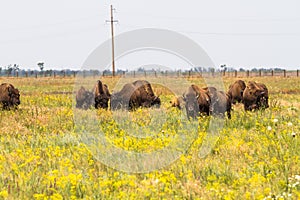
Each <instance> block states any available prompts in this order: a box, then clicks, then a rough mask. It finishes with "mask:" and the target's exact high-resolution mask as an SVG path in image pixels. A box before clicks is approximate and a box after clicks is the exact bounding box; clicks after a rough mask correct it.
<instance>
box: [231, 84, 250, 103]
mask: <svg viewBox="0 0 300 200" xmlns="http://www.w3.org/2000/svg"><path fill="white" fill-rule="evenodd" d="M245 88H246V84H245V82H244V81H242V80H237V81H235V82H234V83H233V84H231V85H230V86H229V90H228V92H227V93H228V95H229V96H231V101H232V103H233V104H235V103H241V102H242V100H243V93H244V90H245Z"/></svg>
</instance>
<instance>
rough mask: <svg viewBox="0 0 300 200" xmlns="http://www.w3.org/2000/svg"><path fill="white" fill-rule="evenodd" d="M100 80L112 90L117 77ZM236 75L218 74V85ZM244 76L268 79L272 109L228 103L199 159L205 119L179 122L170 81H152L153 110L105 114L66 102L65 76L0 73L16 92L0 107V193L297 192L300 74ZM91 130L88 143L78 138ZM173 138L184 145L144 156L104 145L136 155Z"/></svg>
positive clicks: (227, 195) (70, 82) (274, 195)
mask: <svg viewBox="0 0 300 200" xmlns="http://www.w3.org/2000/svg"><path fill="white" fill-rule="evenodd" d="M102 80H103V82H104V83H106V84H107V85H108V86H109V88H110V89H112V88H115V86H116V84H117V83H118V81H119V82H120V80H118V79H117V78H114V79H113V78H103V79H102ZM235 80H237V78H224V80H223V81H224V86H225V88H228V86H229V84H230V83H232V82H234V81H235ZM244 80H245V81H248V80H255V81H257V82H263V83H265V84H266V85H267V87H268V88H269V92H270V102H269V103H270V108H269V109H267V110H265V111H258V112H244V111H243V107H242V105H235V106H234V107H233V112H232V119H231V120H228V119H225V120H224V122H223V127H222V129H221V130H220V133H219V137H218V138H217V140H216V144H215V145H214V146H213V148H212V149H209V152H208V154H207V155H206V156H205V157H203V158H202V157H200V156H199V149H201V146H202V144H203V142H204V141H205V138H206V137H207V136H208V135H209V134H210V133H209V132H208V131H207V130H208V129H209V122H210V120H213V119H211V118H210V117H206V118H200V119H199V120H198V122H196V124H197V125H198V124H199V126H197V129H196V130H197V131H195V133H193V131H192V130H189V129H188V128H187V129H185V127H191V126H190V123H191V124H192V125H193V123H195V122H189V121H187V120H186V119H185V118H184V115H182V114H181V112H180V111H178V110H176V109H173V108H170V105H169V101H170V99H171V98H172V93H171V92H170V90H169V89H168V88H164V87H162V86H160V85H154V91H155V92H156V93H158V94H160V97H161V99H162V106H161V108H160V109H138V110H137V111H135V112H131V113H128V112H125V113H124V112H123V113H118V112H116V113H111V112H110V111H105V110H97V111H96V110H94V109H90V110H87V111H82V110H77V109H74V94H73V93H74V88H75V89H76V88H77V87H78V84H75V83H76V81H75V80H74V79H73V78H56V79H52V78H38V79H35V78H27V79H26V78H0V83H3V82H9V83H12V84H13V85H14V86H15V87H17V88H18V89H19V90H20V93H21V105H20V106H19V109H18V110H16V111H13V110H12V111H1V112H0V142H1V143H0V199H300V78H297V77H294V78H281V77H267V78H264V77H257V78H255V77H252V78H245V79H244ZM189 81H190V82H192V83H196V84H199V85H200V86H204V84H203V80H199V79H196V78H194V79H190V80H189ZM87 82H88V83H86V85H89V83H90V82H92V83H95V80H92V81H87ZM74 84H75V85H74ZM83 85H84V84H83ZM90 88H91V87H90ZM124 115H126V117H127V118H124ZM78 116H79V118H78ZM84 120H85V121H84ZM91 121H92V122H91ZM157 124H158V125H159V126H158V125H157ZM194 125H195V124H194ZM89 126H91V127H89ZM124 127H126V128H124ZM182 127H183V128H182ZM95 128H96V129H97V130H96V131H95V132H93V131H94V129H95ZM85 130H88V132H91V133H86V132H85ZM99 130H101V132H102V133H103V134H99V133H98V135H97V131H99ZM128 132H130V134H128ZM178 134H181V136H180V137H178ZM91 135H92V136H93V137H96V138H97V140H95V141H96V142H95V141H94V143H93V142H90V143H89V142H86V141H90V138H89V137H90V136H91ZM100 136H101V137H100ZM84 139H86V140H84ZM101 139H105V141H106V142H107V143H108V144H105V145H103V144H102V140H101ZM181 139H182V143H181ZM83 141H85V142H83ZM185 141H192V142H191V144H190V145H189V144H185ZM186 143H187V142H186ZM174 144H176V145H177V146H176V145H175V146H176V147H178V145H179V144H181V145H182V146H179V147H180V148H179V150H176V152H177V155H168V152H163V153H162V155H160V154H157V155H158V156H164V157H160V158H161V160H159V159H158V158H157V157H155V156H154V157H153V160H151V159H148V160H146V161H145V162H144V163H134V162H135V161H136V160H137V161H139V158H137V157H136V160H134V159H133V158H127V157H126V156H125V157H122V158H121V161H119V162H118V155H119V154H117V153H118V152H113V153H115V154H109V155H110V156H112V157H109V156H107V155H106V154H105V153H103V152H108V151H111V150H113V147H118V148H119V149H121V150H123V152H125V153H126V152H127V151H131V152H135V153H136V155H140V154H147V153H151V152H162V151H159V150H161V149H165V148H166V147H168V146H171V147H172V145H173V147H174ZM91 146H92V147H91ZM187 146H188V148H186V147H187ZM97 150H99V152H98V154H95V152H97ZM171 152H173V153H174V152H175V149H172V148H171ZM169 153H170V152H169ZM163 154H164V155H163ZM122 155H123V154H122ZM110 158H111V159H110ZM175 158H176V159H175ZM177 158H178V159H177ZM122 159H123V160H122ZM157 159H158V160H157ZM112 161H114V162H112ZM103 163H105V164H106V165H105V164H103ZM157 163H158V164H157ZM139 164H140V165H139ZM134 167H136V168H134ZM138 167H141V168H138ZM117 169H121V170H117ZM154 169H155V170H154ZM126 171H127V172H126ZM136 172H139V173H136Z"/></svg>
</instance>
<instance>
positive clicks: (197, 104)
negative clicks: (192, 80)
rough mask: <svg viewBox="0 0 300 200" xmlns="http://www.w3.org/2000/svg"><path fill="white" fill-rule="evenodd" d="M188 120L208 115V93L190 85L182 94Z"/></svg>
mask: <svg viewBox="0 0 300 200" xmlns="http://www.w3.org/2000/svg"><path fill="white" fill-rule="evenodd" d="M183 100H184V101H185V108H186V113H187V116H188V118H196V117H198V116H199V115H200V114H206V115H209V105H210V98H209V95H208V92H207V91H205V90H203V89H201V88H199V87H198V86H196V85H191V86H190V87H189V88H188V89H187V91H186V92H185V93H184V94H183Z"/></svg>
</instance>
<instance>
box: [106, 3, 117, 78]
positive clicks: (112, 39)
mask: <svg viewBox="0 0 300 200" xmlns="http://www.w3.org/2000/svg"><path fill="white" fill-rule="evenodd" d="M113 11H114V8H113V6H112V5H110V20H106V22H110V28H111V59H112V61H111V64H112V75H113V76H115V42H114V22H118V20H114V15H113Z"/></svg>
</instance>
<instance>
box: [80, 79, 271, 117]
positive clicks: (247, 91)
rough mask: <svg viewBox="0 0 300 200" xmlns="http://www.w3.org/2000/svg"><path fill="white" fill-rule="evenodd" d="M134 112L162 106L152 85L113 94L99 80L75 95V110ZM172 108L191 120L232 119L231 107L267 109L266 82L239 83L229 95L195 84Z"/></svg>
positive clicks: (142, 83)
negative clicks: (181, 111) (225, 116)
mask: <svg viewBox="0 0 300 200" xmlns="http://www.w3.org/2000/svg"><path fill="white" fill-rule="evenodd" d="M109 101H110V109H111V110H117V109H126V110H134V109H136V108H139V107H146V108H149V107H152V106H155V107H159V106H160V104H161V100H160V98H159V97H158V96H156V95H155V94H154V92H153V89H152V86H151V84H150V83H149V82H148V81H146V80H137V81H134V82H132V83H127V84H125V85H124V86H123V88H122V89H121V90H120V91H118V92H114V93H112V94H110V92H109V90H108V87H107V85H106V84H103V83H102V82H101V81H100V80H98V81H97V84H96V85H95V87H94V91H93V92H90V91H88V90H86V89H85V88H84V87H81V88H80V89H79V90H78V92H77V94H76V107H77V108H82V109H87V108H89V107H90V106H92V105H93V106H94V107H95V108H104V109H107V108H108V107H109V106H108V104H109ZM170 103H171V105H172V106H173V107H177V108H179V109H182V108H185V110H186V113H187V116H188V118H197V117H198V116H204V115H206V116H209V115H215V116H224V115H225V113H227V117H228V118H229V119H230V118H231V110H232V104H236V103H243V104H244V109H245V110H246V111H251V110H258V109H265V108H268V107H269V105H268V89H267V87H266V86H265V84H263V83H256V82H254V81H249V82H248V84H247V85H246V84H245V82H244V81H243V80H237V81H235V82H234V83H233V84H231V85H230V86H229V89H228V91H227V92H224V91H219V90H217V89H216V88H215V87H204V88H201V87H199V86H197V85H194V84H192V85H191V86H189V87H188V88H187V89H186V91H185V92H184V94H183V95H182V96H180V97H174V98H173V99H172V101H170Z"/></svg>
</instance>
